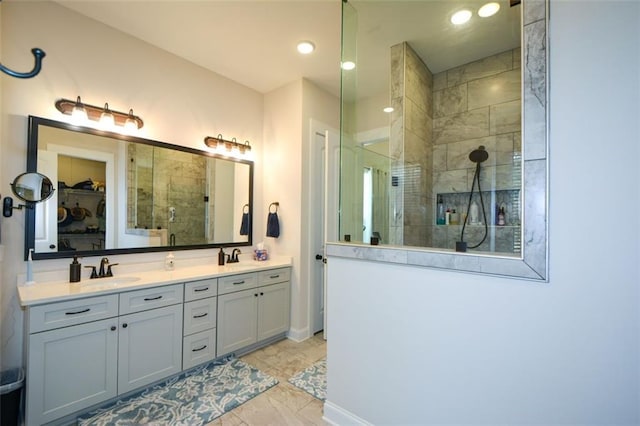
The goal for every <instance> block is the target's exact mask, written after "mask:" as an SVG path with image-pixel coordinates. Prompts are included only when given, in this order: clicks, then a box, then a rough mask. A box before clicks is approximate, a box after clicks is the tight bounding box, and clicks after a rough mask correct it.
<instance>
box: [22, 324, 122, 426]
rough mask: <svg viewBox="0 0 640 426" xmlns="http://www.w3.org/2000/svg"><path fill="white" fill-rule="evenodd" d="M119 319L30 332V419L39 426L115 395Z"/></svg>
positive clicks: (28, 400) (28, 389)
mask: <svg viewBox="0 0 640 426" xmlns="http://www.w3.org/2000/svg"><path fill="white" fill-rule="evenodd" d="M116 325H117V319H115V318H114V319H107V320H101V321H96V322H91V323H87V324H81V325H75V326H72V327H66V328H60V329H57V330H51V331H46V332H42V333H36V334H32V335H30V336H29V350H28V354H29V355H28V360H27V388H26V389H27V424H28V425H41V424H43V423H47V422H49V421H52V420H55V419H57V418H60V417H62V416H65V415H67V414H70V413H73V412H74V411H77V410H81V409H83V408H86V407H89V406H91V405H93V404H97V403H100V402H102V401H105V400H107V399H109V398H112V397H115V396H116V385H117V383H116V377H117V376H116V368H117V365H118V364H117V362H118V359H117V357H118V353H117V348H118V337H117V336H118V332H117V328H116Z"/></svg>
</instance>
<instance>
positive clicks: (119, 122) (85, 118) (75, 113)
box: [56, 96, 144, 130]
mask: <svg viewBox="0 0 640 426" xmlns="http://www.w3.org/2000/svg"><path fill="white" fill-rule="evenodd" d="M56 109H57V110H58V111H60V112H61V113H63V114H66V115H70V116H71V117H72V121H73V122H74V124H78V125H84V124H87V123H89V122H91V121H96V122H98V123H99V127H101V128H103V129H105V126H106V125H107V124H106V123H107V122H110V120H111V119H110V118H109V116H111V117H113V123H114V125H115V126H123V127H125V128H126V129H127V130H137V129H141V128H142V126H144V122H143V121H142V119H141V118H140V117H138V116H137V115H133V110H132V109H130V110H129V113H128V114H127V113H124V112H120V111H116V110H112V109H109V104H106V103H105V104H104V108H101V107H98V106H95V105H89V104H85V103H83V102H82V100H81V99H80V96H78V97H77V98H76V100H75V101H71V100H69V99H59V100H57V101H56ZM103 120H104V121H103ZM127 123H128V124H127ZM114 125H111V128H113V127H114ZM105 130H106V129H105Z"/></svg>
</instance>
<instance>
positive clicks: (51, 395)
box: [26, 284, 183, 426]
mask: <svg viewBox="0 0 640 426" xmlns="http://www.w3.org/2000/svg"><path fill="white" fill-rule="evenodd" d="M182 288H183V285H182V284H176V285H170V286H163V287H155V288H149V289H144V290H137V291H131V292H125V293H120V294H119V295H118V294H113V295H108V296H97V297H90V298H86V299H79V300H72V301H68V302H58V303H50V304H45V305H39V306H34V307H32V308H30V309H29V312H28V326H27V330H28V333H29V336H28V343H27V344H28V348H27V354H28V356H27V388H26V389H27V391H26V392H27V393H26V395H27V398H26V400H27V405H26V424H27V425H28V426H31V425H41V424H44V423H47V422H50V421H53V420H56V419H59V418H61V417H64V416H66V415H68V414H72V413H74V412H77V411H79V410H82V409H85V408H88V407H90V406H92V405H95V404H98V403H101V402H103V401H106V400H108V399H110V398H113V397H115V396H117V395H119V394H123V393H126V392H129V391H131V390H133V389H136V388H139V387H141V386H144V385H147V384H149V383H152V382H155V381H157V380H160V379H163V378H165V377H168V376H170V375H172V374H175V373H179V372H180V371H181V370H182V300H183V290H182ZM118 315H119V316H118Z"/></svg>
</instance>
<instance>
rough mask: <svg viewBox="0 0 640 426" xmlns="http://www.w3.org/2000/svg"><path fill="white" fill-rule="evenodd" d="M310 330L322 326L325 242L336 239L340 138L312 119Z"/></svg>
mask: <svg viewBox="0 0 640 426" xmlns="http://www.w3.org/2000/svg"><path fill="white" fill-rule="evenodd" d="M311 131H312V134H311V140H312V142H313V150H312V156H311V168H310V169H311V179H310V180H311V182H310V183H311V194H310V199H311V204H312V205H311V209H310V211H311V218H310V219H311V220H310V223H311V224H313V229H312V231H311V236H310V238H311V247H312V256H313V257H314V259H313V263H312V266H311V289H310V295H311V304H310V309H311V331H312V333H314V334H315V333H317V332H318V331H320V330H325V338H326V318H325V306H324V301H325V300H326V294H325V293H326V290H325V288H326V286H325V259H326V258H325V242H326V241H338V205H339V203H338V195H339V185H338V182H339V172H338V166H339V164H340V150H339V149H340V138H339V135H338V131H337V130H335V129H331V128H329V127H328V126H326V125H323V124H322V123H319V122H317V121H315V120H312V122H311Z"/></svg>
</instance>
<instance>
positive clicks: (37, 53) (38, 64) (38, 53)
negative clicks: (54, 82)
mask: <svg viewBox="0 0 640 426" xmlns="http://www.w3.org/2000/svg"><path fill="white" fill-rule="evenodd" d="M31 53H33V56H34V57H35V65H34V66H33V70H31V71H29V72H16V71H13V70H10V69H9V68H7V67H5V66H4V65H2V64H0V71H2V72H4V73H5V74H9V75H10V76H12V77H16V78H31V77H35V76H36V75H38V73H39V72H40V68H42V58H44V57H45V56H46V53H45V52H44V50H42V49H38V48H37V47H34V48H33V49H31Z"/></svg>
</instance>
